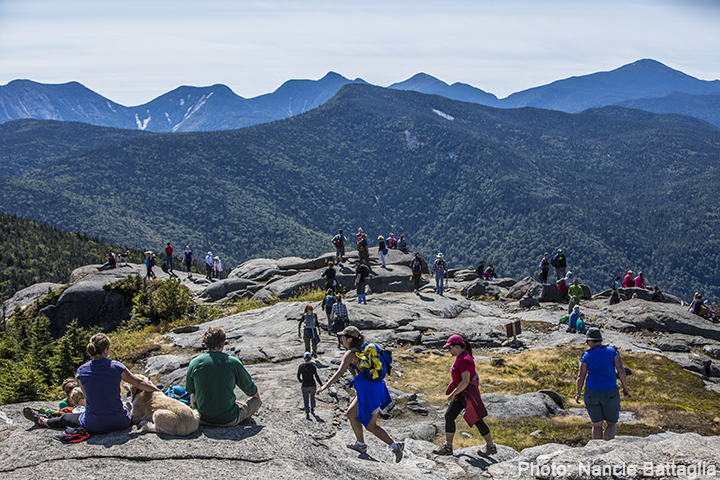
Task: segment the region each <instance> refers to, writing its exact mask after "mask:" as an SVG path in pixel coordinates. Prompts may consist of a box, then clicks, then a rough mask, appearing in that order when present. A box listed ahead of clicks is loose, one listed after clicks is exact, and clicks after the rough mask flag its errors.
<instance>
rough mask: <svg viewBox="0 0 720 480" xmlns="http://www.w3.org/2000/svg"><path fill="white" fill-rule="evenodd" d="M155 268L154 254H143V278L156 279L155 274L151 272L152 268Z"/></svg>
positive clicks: (148, 252)
mask: <svg viewBox="0 0 720 480" xmlns="http://www.w3.org/2000/svg"><path fill="white" fill-rule="evenodd" d="M154 266H155V254H153V252H151V251H149V250H148V251H147V252H145V268H146V269H147V272H146V273H145V278H146V279H148V278H156V277H155V272H153V267H154Z"/></svg>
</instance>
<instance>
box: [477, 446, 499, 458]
mask: <svg viewBox="0 0 720 480" xmlns="http://www.w3.org/2000/svg"><path fill="white" fill-rule="evenodd" d="M477 453H478V455H480V456H482V457H487V456H488V455H495V454H496V453H497V447H496V446H495V444H494V443H493V444H492V445H489V444H485V447H484V448H481V449H480V450H478V452H477Z"/></svg>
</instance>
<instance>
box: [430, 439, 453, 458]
mask: <svg viewBox="0 0 720 480" xmlns="http://www.w3.org/2000/svg"><path fill="white" fill-rule="evenodd" d="M433 453H434V454H435V455H452V454H453V449H452V445H450V444H449V443H447V442H445V443H443V444H442V446H440V447H438V448H436V449H435V450H433Z"/></svg>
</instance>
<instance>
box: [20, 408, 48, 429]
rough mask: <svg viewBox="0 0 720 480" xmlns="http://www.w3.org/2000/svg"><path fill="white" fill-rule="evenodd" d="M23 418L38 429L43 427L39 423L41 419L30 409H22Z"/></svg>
mask: <svg viewBox="0 0 720 480" xmlns="http://www.w3.org/2000/svg"><path fill="white" fill-rule="evenodd" d="M23 417H25V418H27V419H28V420H30V421H31V422H32V423H34V424H35V425H36V426H38V427H42V426H43V425H42V424H41V423H40V419H41V418H42V417H41V416H40V415H39V414H38V413H37V412H36V411H35V410H33V409H32V408H30V407H25V408H23Z"/></svg>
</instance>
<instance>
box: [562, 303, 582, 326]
mask: <svg viewBox="0 0 720 480" xmlns="http://www.w3.org/2000/svg"><path fill="white" fill-rule="evenodd" d="M569 313H570V317H568V327H567V329H566V330H565V331H566V332H567V333H577V330H578V329H577V322H578V320H579V319H580V306H579V305H575V306H574V307H573V309H572V311H571V312H569Z"/></svg>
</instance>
